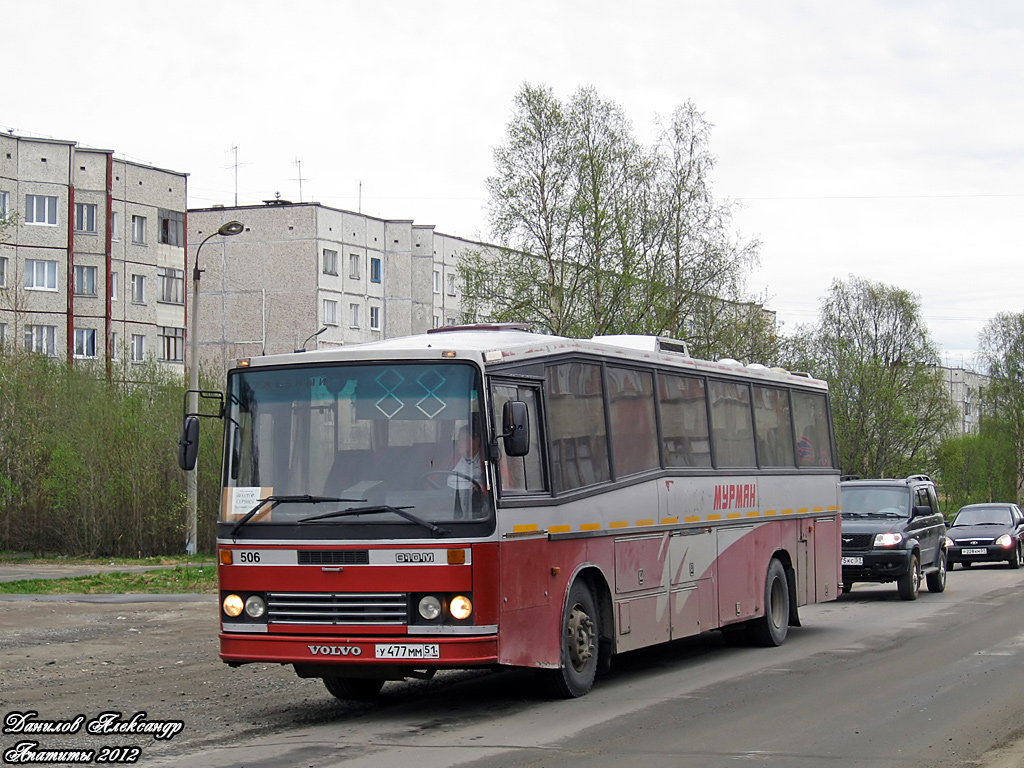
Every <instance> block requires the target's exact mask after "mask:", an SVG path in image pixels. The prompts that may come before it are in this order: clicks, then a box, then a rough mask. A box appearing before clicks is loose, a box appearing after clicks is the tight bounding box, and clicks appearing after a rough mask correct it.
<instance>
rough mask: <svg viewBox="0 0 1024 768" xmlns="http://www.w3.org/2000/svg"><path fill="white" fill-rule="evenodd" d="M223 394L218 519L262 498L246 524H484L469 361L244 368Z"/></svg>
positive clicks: (475, 377) (478, 421)
mask: <svg viewBox="0 0 1024 768" xmlns="http://www.w3.org/2000/svg"><path fill="white" fill-rule="evenodd" d="M228 389H229V392H228V401H229V402H228V413H227V415H228V419H227V436H226V442H225V448H226V451H227V456H226V461H225V462H224V468H225V469H224V485H225V492H224V500H223V504H222V513H221V519H222V522H226V523H238V522H239V521H240V520H242V518H244V517H246V516H247V515H249V513H250V512H252V511H253V509H254V508H256V507H257V506H259V504H260V500H261V499H268V503H266V504H265V505H263V507H261V508H260V509H259V510H258V511H257V512H255V513H254V514H252V515H251V516H250V517H249V518H248V519H247V520H246V521H245V523H244V525H245V526H246V528H248V527H249V526H258V525H260V524H266V523H277V524H279V523H290V524H297V525H298V524H300V521H302V524H303V527H307V526H310V525H317V526H334V527H337V526H363V525H380V524H382V523H384V524H387V523H403V524H406V525H408V524H409V523H410V521H411V520H415V521H417V522H420V523H422V522H423V521H426V522H427V523H436V524H440V525H442V526H445V530H449V529H450V528H451V524H452V523H458V522H459V521H481V520H486V519H488V518H490V517H492V516H493V505H492V502H491V495H490V491H489V487H488V485H489V483H488V480H487V473H486V470H485V466H484V463H483V456H484V451H482V450H481V446H482V445H484V444H485V443H484V440H485V434H484V424H483V419H482V418H481V402H480V392H481V388H480V374H479V372H478V371H477V369H476V368H475V367H474V366H472V365H469V364H465V363H436V364H435V363H429V364H428V363H400V362H389V363H386V364H379V363H366V364H346V365H324V366H320V367H315V368H314V367H297V366H296V367H289V368H275V369H271V368H267V369H259V368H248V369H243V370H238V371H234V372H233V373H232V375H231V377H230V379H229V382H228ZM271 501H272V502H273V503H271ZM314 505H315V506H314ZM349 511H350V512H351V513H350V514H341V513H342V512H349Z"/></svg>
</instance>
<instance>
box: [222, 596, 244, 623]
mask: <svg viewBox="0 0 1024 768" xmlns="http://www.w3.org/2000/svg"><path fill="white" fill-rule="evenodd" d="M221 605H222V607H223V608H224V613H226V614H227V615H228V616H230V617H231V618H233V619H237V618H238V617H239V616H241V615H242V611H243V610H244V608H245V603H244V602H243V600H242V598H240V597H239V596H238V595H228V596H227V597H225V598H224V602H223V603H221Z"/></svg>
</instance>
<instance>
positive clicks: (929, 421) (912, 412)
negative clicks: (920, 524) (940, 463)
mask: <svg viewBox="0 0 1024 768" xmlns="http://www.w3.org/2000/svg"><path fill="white" fill-rule="evenodd" d="M784 345H785V349H786V353H785V355H784V359H785V363H786V365H788V366H789V367H790V368H793V369H797V370H805V371H809V372H811V373H812V374H814V375H815V376H817V377H819V378H824V379H826V380H827V381H828V382H829V386H830V388H831V391H832V416H833V421H834V423H835V429H836V441H837V443H838V448H839V461H840V467H841V468H842V470H843V471H844V472H848V473H855V474H859V475H862V476H865V477H901V476H905V475H908V474H910V473H913V472H919V471H922V470H925V469H927V468H928V466H929V465H931V464H932V462H933V459H934V452H935V450H936V449H937V447H938V445H939V442H940V440H941V439H942V438H943V437H944V436H947V435H948V434H949V433H950V431H951V430H952V428H953V425H954V420H955V413H954V408H953V403H952V401H951V399H950V397H949V393H948V391H947V389H946V386H945V384H944V383H943V382H942V380H941V378H940V377H939V376H938V375H937V373H936V370H937V369H936V365H937V364H938V351H937V349H936V348H935V345H934V344H933V343H932V341H931V337H930V335H929V333H928V329H927V327H926V326H925V324H924V320H923V318H922V317H921V306H920V301H919V299H918V298H917V297H916V296H914V295H913V294H911V293H910V292H908V291H906V290H903V289H901V288H896V287H894V286H889V285H885V284H883V283H877V282H872V281H869V280H865V279H863V278H857V277H851V278H850V279H849V280H847V281H845V282H843V281H839V280H836V281H835V282H833V284H832V287H831V289H830V290H829V293H828V294H827V295H826V296H825V298H824V299H823V300H822V303H821V309H820V312H819V319H818V322H817V324H815V325H811V326H805V327H802V328H800V329H799V330H798V332H797V334H795V335H794V336H792V337H789V338H787V339H786V340H785V341H784Z"/></svg>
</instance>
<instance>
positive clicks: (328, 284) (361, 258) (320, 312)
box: [187, 200, 490, 373]
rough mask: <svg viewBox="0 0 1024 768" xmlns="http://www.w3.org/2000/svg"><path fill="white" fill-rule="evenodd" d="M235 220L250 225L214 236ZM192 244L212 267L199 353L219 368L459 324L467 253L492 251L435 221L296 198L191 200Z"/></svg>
mask: <svg viewBox="0 0 1024 768" xmlns="http://www.w3.org/2000/svg"><path fill="white" fill-rule="evenodd" d="M229 221H239V222H241V223H242V224H243V225H244V226H245V230H244V231H243V232H242V233H241V234H239V235H236V236H234V237H221V236H218V235H215V234H214V233H216V231H217V229H218V227H220V226H221V225H222V224H225V223H227V222H229ZM211 234H213V236H212V237H210V236H211ZM208 237H209V239H208V240H207V238H208ZM188 242H189V249H190V250H189V264H190V265H192V264H194V263H195V261H194V260H195V259H196V256H197V253H196V252H197V251H199V253H198V256H199V268H200V269H201V270H202V273H201V279H200V303H199V323H198V326H197V327H198V340H199V346H200V352H199V357H200V360H201V361H202V363H203V364H204V365H207V366H212V367H213V368H215V369H216V370H217V372H218V373H219V372H221V371H223V370H225V369H226V368H227V367H229V366H230V365H231V364H232V363H233V361H234V360H236V359H238V358H242V357H248V356H253V355H261V354H275V353H280V352H291V351H293V350H296V349H303V348H305V349H315V348H322V347H329V346H340V345H343V344H355V343H360V342H366V341H375V340H379V339H384V338H391V337H395V336H406V335H409V334H413V333H423V332H424V331H426V330H427V329H429V328H432V327H434V328H436V327H438V326H442V325H452V324H456V323H459V322H461V321H462V310H461V305H460V295H459V290H460V286H459V279H458V267H457V263H458V258H459V254H460V253H461V252H462V251H464V250H466V249H474V250H480V249H489V248H490V247H489V246H486V245H483V244H481V243H475V242H472V241H468V240H463V239H461V238H457V237H452V236H450V235H444V234H441V233H439V232H436V231H435V229H434V226H433V225H424V224H416V223H414V222H413V221H411V220H386V219H379V218H375V217H373V216H367V215H364V214H360V213H353V212H352V211H345V210H340V209H337V208H331V207H328V206H325V205H321V204H320V203H292V202H289V201H285V200H268V201H266V202H265V203H264V204H263V205H250V206H234V207H222V206H217V207H213V208H198V209H196V208H194V209H190V210H189V211H188ZM200 248H201V250H200ZM189 276H190V277H191V271H190V272H189ZM188 282H189V285H188V286H187V290H188V292H189V294H190V295H191V290H192V285H191V280H189V281H188ZM321 329H325V330H322V331H321ZM318 331H321V332H320V333H319V334H318V333H317V332H318Z"/></svg>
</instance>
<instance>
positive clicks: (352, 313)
mask: <svg viewBox="0 0 1024 768" xmlns="http://www.w3.org/2000/svg"><path fill="white" fill-rule="evenodd" d="M348 324H349V325H350V326H352V327H353V328H358V327H359V305H358V304H349V305H348Z"/></svg>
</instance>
